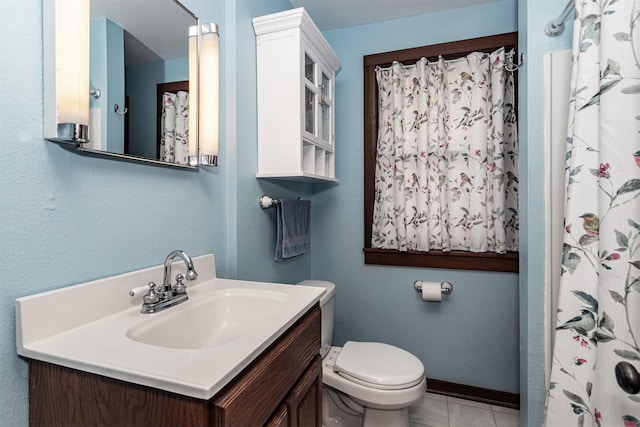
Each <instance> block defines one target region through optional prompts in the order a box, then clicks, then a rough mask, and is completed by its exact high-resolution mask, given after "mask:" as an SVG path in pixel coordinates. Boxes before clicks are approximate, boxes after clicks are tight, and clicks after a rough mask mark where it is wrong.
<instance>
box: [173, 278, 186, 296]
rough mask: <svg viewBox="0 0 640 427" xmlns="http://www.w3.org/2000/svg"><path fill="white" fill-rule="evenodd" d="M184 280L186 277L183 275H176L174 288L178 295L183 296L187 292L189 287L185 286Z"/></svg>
mask: <svg viewBox="0 0 640 427" xmlns="http://www.w3.org/2000/svg"><path fill="white" fill-rule="evenodd" d="M183 280H184V276H183V275H182V274H180V273H178V274H176V285H175V286H174V288H173V290H174V291H175V293H176V295H177V294H183V293H185V292H186V291H187V287H186V286H185V285H184V283H182V281H183Z"/></svg>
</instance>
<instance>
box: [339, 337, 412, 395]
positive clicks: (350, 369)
mask: <svg viewBox="0 0 640 427" xmlns="http://www.w3.org/2000/svg"><path fill="white" fill-rule="evenodd" d="M333 370H334V371H335V372H336V373H338V374H339V375H340V376H342V377H344V378H346V379H348V380H350V381H353V382H355V383H357V384H360V385H362V386H365V387H370V388H373V389H378V390H401V389H406V388H410V387H413V386H415V385H417V384H419V383H420V382H422V381H423V380H424V366H423V365H422V362H421V361H420V360H419V359H418V358H417V357H415V356H414V355H413V354H411V353H409V352H408V351H405V350H403V349H401V348H398V347H394V346H392V345H389V344H384V343H377V342H356V341H347V342H346V343H345V345H344V347H343V348H342V350H341V351H340V354H339V355H338V357H337V358H336V360H335V363H334V366H333Z"/></svg>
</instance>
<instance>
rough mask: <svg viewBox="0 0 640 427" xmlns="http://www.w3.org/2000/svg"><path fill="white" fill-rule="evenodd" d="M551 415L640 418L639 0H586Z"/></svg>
mask: <svg viewBox="0 0 640 427" xmlns="http://www.w3.org/2000/svg"><path fill="white" fill-rule="evenodd" d="M573 39H574V43H573V46H574V48H573V69H572V78H571V80H572V81H571V96H572V99H571V102H570V108H571V110H570V113H569V132H568V139H567V174H566V183H565V184H566V190H567V192H566V198H567V200H566V204H565V233H564V245H563V259H562V278H561V282H560V296H559V305H558V307H559V308H558V313H557V319H556V322H557V324H556V325H557V326H556V338H555V348H554V354H553V363H552V373H551V382H550V385H549V391H548V402H547V415H546V425H547V426H548V427H553V426H583V425H585V426H595V425H597V426H624V427H632V426H633V427H637V426H639V425H640V394H638V392H639V391H640V379H639V378H638V371H640V0H624V1H617V0H598V1H594V0H577V1H576V20H575V22H574V37H573Z"/></svg>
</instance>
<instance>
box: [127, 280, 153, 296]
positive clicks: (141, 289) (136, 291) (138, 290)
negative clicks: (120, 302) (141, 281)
mask: <svg viewBox="0 0 640 427" xmlns="http://www.w3.org/2000/svg"><path fill="white" fill-rule="evenodd" d="M151 283H153V282H149V283H147V284H146V285H144V286H138V287H137V288H133V289H131V290H130V291H129V295H131V296H132V297H135V296H138V295H140V294H142V293H143V292H148V291H149V285H150V284H151Z"/></svg>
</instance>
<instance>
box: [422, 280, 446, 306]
mask: <svg viewBox="0 0 640 427" xmlns="http://www.w3.org/2000/svg"><path fill="white" fill-rule="evenodd" d="M421 285H422V291H421V292H422V300H423V301H437V302H441V301H442V288H441V287H440V282H421Z"/></svg>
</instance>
